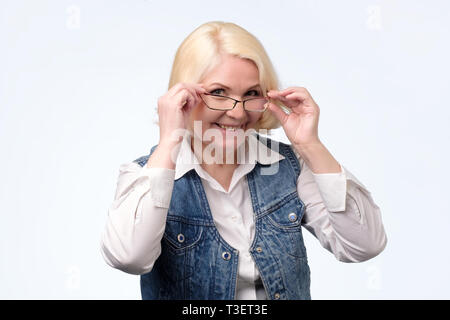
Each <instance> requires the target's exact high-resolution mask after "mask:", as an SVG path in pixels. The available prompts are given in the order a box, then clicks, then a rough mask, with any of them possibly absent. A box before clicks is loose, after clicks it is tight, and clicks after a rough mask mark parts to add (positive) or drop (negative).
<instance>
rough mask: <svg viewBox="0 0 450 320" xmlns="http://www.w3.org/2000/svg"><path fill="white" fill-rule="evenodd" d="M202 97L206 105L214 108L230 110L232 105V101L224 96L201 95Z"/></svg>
mask: <svg viewBox="0 0 450 320" xmlns="http://www.w3.org/2000/svg"><path fill="white" fill-rule="evenodd" d="M202 98H203V101H205V103H206V104H207V105H208V107H210V108H213V109H216V110H230V109H232V108H233V106H234V101H233V100H231V99H229V98H226V97H218V96H211V95H202Z"/></svg>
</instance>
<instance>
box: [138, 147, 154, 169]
mask: <svg viewBox="0 0 450 320" xmlns="http://www.w3.org/2000/svg"><path fill="white" fill-rule="evenodd" d="M157 146H158V145H157V144H156V145H154V146H153V147H151V148H150V153H149V154H146V155H143V156H140V157H139V158H137V159H134V160H133V161H132V162H133V163H137V164H138V165H140V166H141V167H143V166H145V165H146V164H147V161H148V158H150V156H151V155H152V153H153V151H154V150H155V148H156V147H157Z"/></svg>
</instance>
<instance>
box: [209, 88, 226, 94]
mask: <svg viewBox="0 0 450 320" xmlns="http://www.w3.org/2000/svg"><path fill="white" fill-rule="evenodd" d="M217 91H223V89H220V88H219V89H214V90H212V91H210V92H209V93H211V94H220V95H222V93H220V92H217Z"/></svg>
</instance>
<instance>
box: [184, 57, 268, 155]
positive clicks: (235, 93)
mask: <svg viewBox="0 0 450 320" xmlns="http://www.w3.org/2000/svg"><path fill="white" fill-rule="evenodd" d="M201 83H202V84H203V86H204V88H205V89H206V91H207V92H208V93H213V94H220V95H223V96H227V97H231V98H234V99H237V100H245V99H251V98H252V97H254V96H262V95H263V93H262V91H261V90H262V89H261V87H260V84H259V71H258V68H257V67H256V65H255V64H254V62H253V61H251V60H248V59H242V58H238V57H235V56H232V55H224V56H222V62H221V63H220V64H219V65H218V66H217V67H216V68H215V69H213V70H212V71H211V72H210V73H209V74H207V76H206V77H205V78H204V80H203V81H202V82H201ZM261 116H262V113H261V112H249V111H245V110H244V108H243V106H242V103H238V104H237V105H236V107H235V108H234V109H233V110H228V111H217V110H211V109H209V108H208V107H207V106H206V105H205V103H204V102H203V101H201V102H200V104H199V105H198V106H196V107H195V108H194V109H193V110H192V112H191V114H190V119H189V120H190V121H189V130H191V132H194V137H195V139H199V137H198V136H197V132H195V131H194V121H201V122H202V137H205V132H207V131H208V130H211V129H214V130H215V132H216V133H217V132H220V135H221V136H222V143H223V154H224V155H225V154H226V152H228V153H229V152H230V151H232V152H233V153H235V151H236V149H237V147H238V146H239V145H238V143H240V142H242V141H240V140H238V139H237V138H236V135H237V131H234V132H233V131H229V130H225V129H222V128H221V127H220V125H226V126H232V127H235V128H236V129H238V128H239V129H241V130H243V131H241V133H244V132H246V131H247V130H248V129H251V128H254V126H255V124H256V122H257V121H258V120H259V119H260V118H261ZM197 126H198V124H197ZM197 130H198V129H197ZM211 132H213V131H210V133H211ZM202 141H203V149H204V148H205V147H206V146H207V145H209V144H210V143H211V139H209V140H208V141H204V139H202ZM235 141H236V142H235ZM214 143H215V142H214ZM217 146H218V145H217V144H216V143H215V147H217Z"/></svg>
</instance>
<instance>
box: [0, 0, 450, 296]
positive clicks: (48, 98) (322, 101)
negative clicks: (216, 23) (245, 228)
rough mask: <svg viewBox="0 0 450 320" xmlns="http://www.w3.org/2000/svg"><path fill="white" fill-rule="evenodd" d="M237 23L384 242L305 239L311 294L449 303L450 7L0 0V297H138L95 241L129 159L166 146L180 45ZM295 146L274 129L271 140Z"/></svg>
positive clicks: (134, 280) (132, 280) (133, 281)
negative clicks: (361, 200)
mask: <svg viewBox="0 0 450 320" xmlns="http://www.w3.org/2000/svg"><path fill="white" fill-rule="evenodd" d="M212 20H223V21H230V22H234V23H237V24H238V25H240V26H242V27H244V28H246V29H247V30H248V31H250V32H251V33H252V34H254V35H255V36H256V37H257V38H258V39H259V40H260V41H261V42H262V43H263V45H264V46H265V48H266V50H267V52H268V54H269V56H270V57H271V59H272V61H273V64H274V66H275V68H276V70H277V72H278V75H279V78H280V80H281V84H282V88H285V87H288V86H304V87H306V88H307V89H308V90H309V91H310V92H311V94H312V96H313V98H314V99H315V100H316V102H317V103H318V104H319V106H320V109H321V116H320V125H319V129H320V130H319V131H320V132H319V133H320V137H321V139H322V141H323V142H324V143H325V145H326V146H327V147H328V149H329V150H330V151H331V152H332V154H333V155H334V156H335V157H336V159H337V160H338V161H339V162H341V163H342V164H343V165H344V166H346V168H348V169H349V170H350V171H351V172H352V173H353V174H355V175H356V176H357V177H358V179H359V180H360V181H362V182H363V184H364V185H366V186H367V187H368V188H369V190H371V192H372V196H373V198H374V199H375V202H376V203H377V204H378V205H379V206H380V207H381V209H382V216H383V221H384V225H385V229H386V232H387V236H388V244H387V247H386V249H385V250H384V251H383V252H382V253H381V254H380V255H379V256H377V257H376V258H374V259H372V260H369V261H367V262H364V263H359V264H349V263H342V262H339V261H337V260H336V259H335V258H334V256H333V255H332V254H330V253H329V252H328V251H326V250H325V249H323V248H322V247H321V246H320V244H319V242H318V241H317V240H316V239H315V238H314V237H313V236H312V235H311V234H310V233H308V231H306V230H304V234H305V241H306V246H307V249H308V255H309V262H310V267H311V276H312V279H311V280H312V287H311V294H312V298H313V299H432V298H433V299H449V298H450V293H449V292H450V291H449V290H448V288H449V287H450V276H449V274H450V272H449V270H450V250H449V248H448V245H449V244H450V228H449V227H450V217H449V215H450V210H449V209H450V205H449V200H448V199H449V197H448V191H449V190H448V184H447V181H448V180H449V178H450V176H449V170H448V164H449V163H450V161H449V160H450V159H449V148H448V146H449V144H448V141H449V138H450V137H449V133H450V130H449V126H448V124H449V120H450V119H449V118H450V111H449V107H450V105H449V100H450V93H449V92H450V90H449V89H450V88H449V87H450V85H449V73H450V68H449V67H450V63H449V62H448V59H449V58H448V57H450V52H449V51H450V50H449V49H450V47H449V41H448V37H449V29H450V4H449V2H448V1H397V0H385V1H381V0H379V1H378V0H372V1H360V0H358V1H357V0H354V1H331V0H330V1H300V0H298V1H294V0H289V1H288V0H285V1H280V0H277V1H261V0H258V1H257V0H251V1H248V0H246V1H242V0H238V1H236V0H227V1H211V0H208V1H160V0H158V1H157V0H148V1H144V0H129V1H118V0H116V1H111V0H108V1H106V0H104V1H87V0H86V1H77V0H73V1H62V0H58V1H56V0H55V1H43V0H41V1H17V0H14V1H12V0H11V1H5V0H1V1H0V40H1V41H0V46H1V47H0V146H1V149H0V150H1V157H0V168H1V175H0V177H1V178H0V188H1V189H0V204H1V211H0V212H1V221H0V298H3V299H18V298H19V299H80V298H83V299H140V290H139V277H138V276H134V275H128V274H125V273H123V272H121V271H118V270H115V269H112V268H111V267H109V266H108V265H106V263H105V262H104V261H103V258H102V256H101V254H100V247H99V243H100V234H101V231H102V230H103V228H104V225H105V221H106V215H107V209H108V207H109V205H110V204H111V202H112V199H113V195H114V192H115V187H116V179H117V176H118V173H119V171H118V169H119V166H120V164H121V163H124V162H128V161H131V160H134V159H136V158H137V157H139V156H142V155H145V154H148V152H149V150H150V148H151V147H152V146H153V145H155V144H156V143H157V142H158V136H159V130H158V127H157V126H156V125H155V124H154V121H155V120H157V114H156V110H155V108H156V102H157V99H158V97H159V96H161V95H162V94H164V93H165V92H166V91H167V89H168V88H167V85H168V80H169V74H170V70H171V64H172V62H173V58H174V55H175V51H176V49H177V48H178V46H179V45H180V43H181V42H182V40H183V39H184V38H185V37H186V36H187V35H188V34H189V33H190V32H191V31H193V30H194V29H195V28H196V27H198V26H199V25H201V24H203V23H204V22H207V21H212ZM275 137H277V138H278V139H280V140H282V141H285V142H286V141H287V140H286V137H285V135H284V132H283V131H282V129H279V130H277V131H276V136H275Z"/></svg>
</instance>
